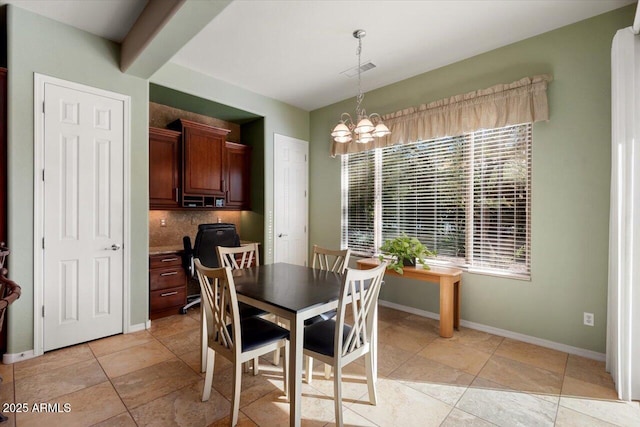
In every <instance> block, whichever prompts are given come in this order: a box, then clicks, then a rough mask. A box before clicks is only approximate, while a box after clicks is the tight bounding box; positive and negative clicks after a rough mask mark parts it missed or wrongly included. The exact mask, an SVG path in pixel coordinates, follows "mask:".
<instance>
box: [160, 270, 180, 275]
mask: <svg viewBox="0 0 640 427" xmlns="http://www.w3.org/2000/svg"><path fill="white" fill-rule="evenodd" d="M176 274H178V272H177V271H172V272H171V273H162V274H160V275H161V276H175V275H176Z"/></svg>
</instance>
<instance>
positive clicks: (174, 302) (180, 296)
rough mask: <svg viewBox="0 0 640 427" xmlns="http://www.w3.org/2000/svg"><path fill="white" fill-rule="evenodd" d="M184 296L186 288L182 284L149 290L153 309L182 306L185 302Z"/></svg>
mask: <svg viewBox="0 0 640 427" xmlns="http://www.w3.org/2000/svg"><path fill="white" fill-rule="evenodd" d="M186 298H187V290H186V289H185V287H184V286H182V287H178V288H169V289H162V290H159V291H152V292H151V305H152V306H153V307H154V309H155V310H165V309H172V308H174V307H182V306H183V305H184V304H185V299H186ZM176 313H177V311H176ZM173 314H175V313H173Z"/></svg>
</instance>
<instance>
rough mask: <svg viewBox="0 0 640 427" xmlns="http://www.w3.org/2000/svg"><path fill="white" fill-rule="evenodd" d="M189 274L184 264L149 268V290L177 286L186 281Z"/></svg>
mask: <svg viewBox="0 0 640 427" xmlns="http://www.w3.org/2000/svg"><path fill="white" fill-rule="evenodd" d="M186 280H187V275H186V274H185V272H184V268H182V266H178V267H167V268H152V269H150V270H149V290H150V291H157V290H159V289H168V288H175V287H176V286H180V285H183V284H184V283H186Z"/></svg>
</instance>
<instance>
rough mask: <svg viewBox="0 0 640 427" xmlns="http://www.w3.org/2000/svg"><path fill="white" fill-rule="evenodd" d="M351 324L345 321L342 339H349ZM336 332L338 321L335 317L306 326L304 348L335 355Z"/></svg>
mask: <svg viewBox="0 0 640 427" xmlns="http://www.w3.org/2000/svg"><path fill="white" fill-rule="evenodd" d="M349 332H351V326H349V325H347V324H346V323H345V325H344V330H343V331H342V339H343V340H345V339H347V336H348V335H349ZM335 334H336V321H335V320H333V319H329V320H324V321H321V322H317V323H314V324H313V325H310V326H307V327H305V328H304V348H306V349H307V350H311V351H314V352H316V353H320V354H324V355H325V356H329V357H333V353H334V352H333V347H334V343H333V340H334V338H335Z"/></svg>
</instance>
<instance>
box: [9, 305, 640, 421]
mask: <svg viewBox="0 0 640 427" xmlns="http://www.w3.org/2000/svg"><path fill="white" fill-rule="evenodd" d="M198 316H199V312H198V309H193V310H190V312H189V313H188V314H187V315H186V316H180V315H176V316H171V317H167V318H164V319H160V320H157V321H153V322H152V327H151V329H150V330H149V331H142V332H138V333H134V334H129V335H118V336H114V337H110V338H105V339H102V340H98V341H94V342H90V343H88V344H81V345H77V346H74V347H69V348H65V349H62V350H58V351H54V352H50V353H47V354H45V355H44V356H42V357H39V358H36V359H31V360H27V361H24V362H20V363H16V364H14V365H0V375H1V376H3V377H4V382H3V383H2V384H1V385H0V402H2V403H9V402H12V403H16V404H17V406H18V407H24V406H23V405H22V404H24V403H26V406H27V407H28V408H29V412H27V413H24V412H22V413H8V412H5V414H6V415H8V416H9V417H10V420H9V422H8V423H6V424H4V425H3V427H4V426H5V425H6V426H7V427H9V426H11V427H13V426H18V427H27V426H65V427H66V426H136V425H138V426H223V425H228V422H229V418H228V416H229V410H230V403H229V397H230V394H231V370H230V369H229V368H230V366H231V365H230V364H229V362H226V361H225V360H224V359H222V358H218V359H217V360H216V375H215V376H214V383H213V388H214V390H213V391H212V393H211V399H210V400H209V401H208V402H201V401H200V395H201V393H202V385H203V375H204V374H201V373H200V372H199V369H198V368H199V359H198V357H199V356H198V354H199V348H198V340H199V332H198ZM437 330H438V323H437V322H436V321H434V320H431V319H425V318H422V317H418V316H415V315H410V314H408V313H404V312H400V311H396V310H392V309H389V308H385V307H380V340H379V348H380V351H379V360H378V363H379V382H378V386H377V390H378V405H377V406H371V405H369V404H368V403H367V392H366V383H365V380H364V364H363V363H361V361H358V362H355V363H353V364H352V365H350V366H348V367H347V368H346V369H345V371H344V372H345V373H346V375H345V378H344V382H343V397H344V401H343V404H344V414H345V425H349V426H402V427H407V426H420V427H424V426H447V427H448V426H491V425H499V426H509V427H511V426H552V425H556V426H640V406H639V403H638V402H632V403H624V402H619V401H617V400H616V394H615V392H614V388H613V382H612V380H611V377H610V376H609V375H608V374H607V373H606V372H605V371H604V364H603V363H601V362H595V361H593V360H589V359H585V358H582V357H577V356H573V355H568V354H566V353H562V352H559V351H555V350H550V349H547V348H542V347H537V346H534V345H531V344H526V343H522V342H518V341H514V340H511V339H507V338H502V337H498V336H495V335H490V334H487V333H484V332H479V331H475V330H472V329H466V328H463V329H461V330H460V331H457V332H456V333H455V335H454V337H453V338H451V339H442V338H439V337H438V334H437ZM269 362H270V361H269V359H262V360H261V366H260V367H261V370H262V372H261V373H260V375H258V376H253V375H252V374H245V375H244V377H243V379H242V395H241V408H240V409H241V412H240V421H239V424H238V425H240V426H265V427H271V426H286V425H288V404H287V403H286V402H285V401H284V400H283V397H282V391H281V390H282V370H281V368H279V367H276V366H273V365H272V364H271V363H269ZM315 367H316V369H317V370H316V375H315V376H314V379H313V381H312V384H311V385H308V384H304V386H303V401H302V406H303V410H302V416H303V421H302V425H303V426H325V425H326V426H331V425H333V421H334V415H333V400H332V396H333V385H332V383H331V381H327V380H325V379H324V377H323V375H322V372H323V367H322V364H321V363H316V364H315ZM34 403H38V404H40V403H50V404H52V405H50V408H53V409H55V406H54V404H55V403H58V404H59V407H58V409H59V412H44V411H43V412H34V411H33V404H34ZM65 404H66V405H67V406H66V407H65ZM5 406H6V405H5ZM15 407H16V406H14V409H15ZM65 409H70V411H67V412H65Z"/></svg>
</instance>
